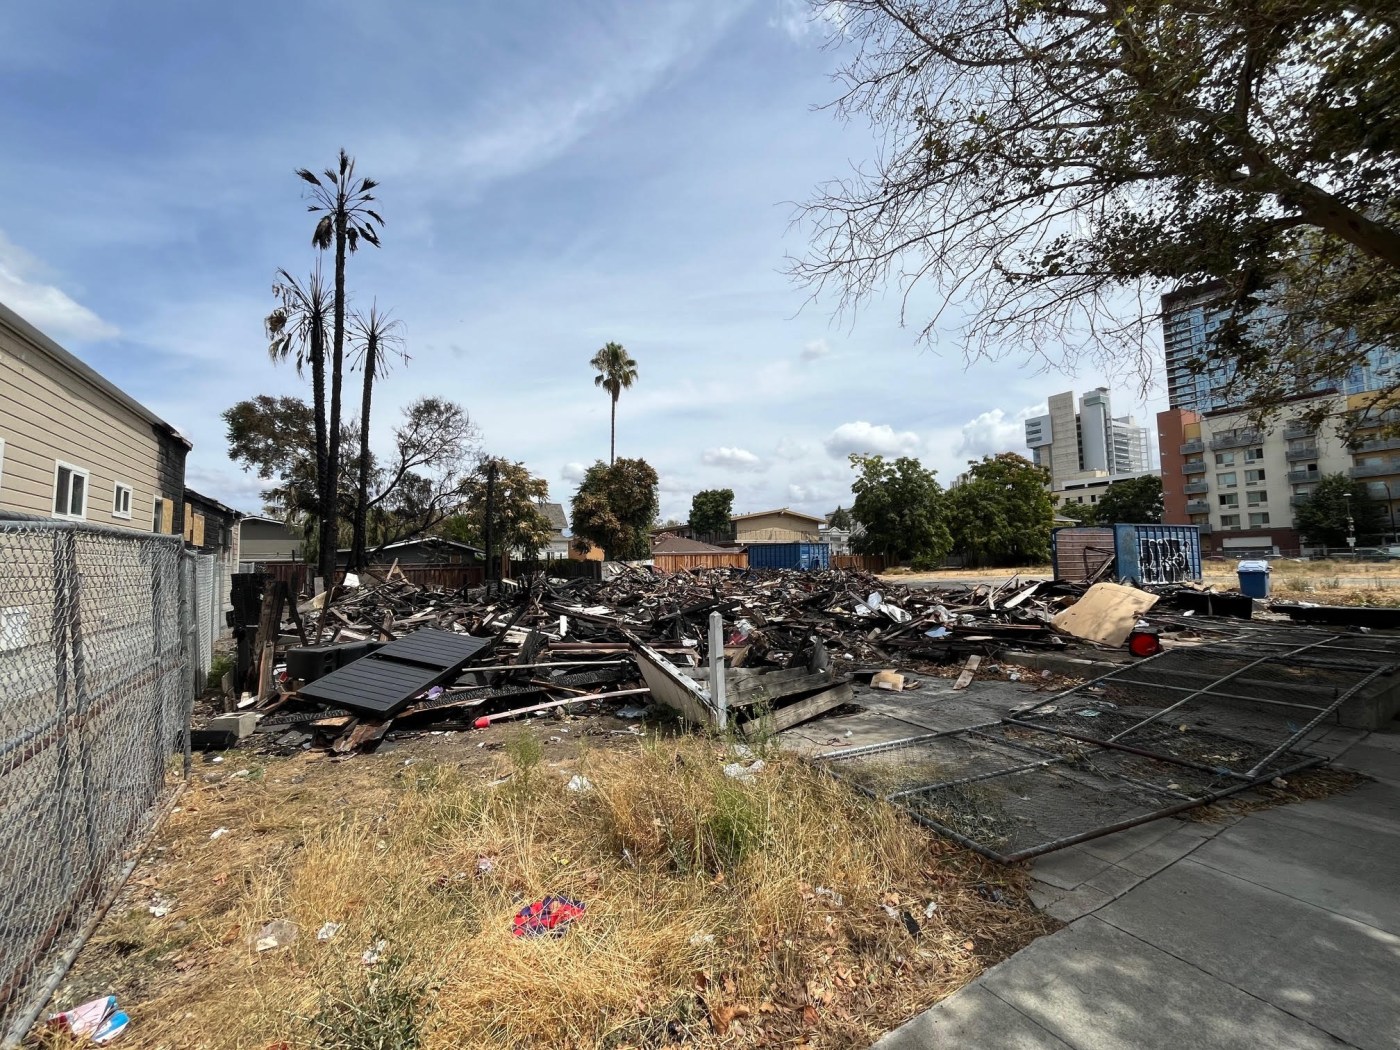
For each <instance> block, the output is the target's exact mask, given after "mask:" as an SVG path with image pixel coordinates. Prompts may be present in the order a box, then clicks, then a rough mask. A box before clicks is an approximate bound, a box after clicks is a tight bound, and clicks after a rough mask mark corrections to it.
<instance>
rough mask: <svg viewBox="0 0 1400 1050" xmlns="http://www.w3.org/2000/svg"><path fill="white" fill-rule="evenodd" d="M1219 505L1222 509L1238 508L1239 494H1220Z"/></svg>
mask: <svg viewBox="0 0 1400 1050" xmlns="http://www.w3.org/2000/svg"><path fill="white" fill-rule="evenodd" d="M1220 505H1221V506H1222V507H1238V506H1239V505H1240V494H1239V493H1238V492H1222V493H1221V494H1220Z"/></svg>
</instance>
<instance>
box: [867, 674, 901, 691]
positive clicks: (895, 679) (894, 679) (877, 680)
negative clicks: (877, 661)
mask: <svg viewBox="0 0 1400 1050" xmlns="http://www.w3.org/2000/svg"><path fill="white" fill-rule="evenodd" d="M870 684H871V685H872V686H874V687H875V688H876V689H886V690H888V691H889V692H891V693H898V692H901V691H902V690H903V689H904V676H903V675H902V674H899V673H897V672H895V671H876V672H875V674H874V675H873V676H872V677H871V679H870Z"/></svg>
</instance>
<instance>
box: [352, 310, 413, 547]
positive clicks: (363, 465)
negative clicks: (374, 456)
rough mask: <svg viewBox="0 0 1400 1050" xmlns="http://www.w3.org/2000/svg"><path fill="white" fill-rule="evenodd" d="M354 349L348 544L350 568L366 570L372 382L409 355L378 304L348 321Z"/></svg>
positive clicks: (395, 324) (397, 329)
mask: <svg viewBox="0 0 1400 1050" xmlns="http://www.w3.org/2000/svg"><path fill="white" fill-rule="evenodd" d="M350 327H351V328H352V329H353V333H354V338H355V344H356V348H357V349H358V351H359V355H360V362H359V365H360V367H361V368H363V369H364V373H365V383H364V394H363V395H362V396H361V399H360V462H359V482H358V484H357V485H356V486H355V522H354V538H353V539H352V540H351V541H350V567H351V568H353V569H363V568H364V567H365V547H366V542H365V520H366V514H367V511H368V506H369V410H370V402H371V400H372V399H373V396H374V381H375V380H376V379H379V378H382V377H383V376H386V375H388V374H389V361H388V357H387V355H388V354H389V353H391V352H392V353H396V354H397V355H398V356H399V357H401V358H403V360H405V361H407V360H408V355H407V354H406V353H404V351H403V337H402V335H401V330H402V328H403V325H402V324H401V323H400V322H399V321H394V320H390V319H389V315H388V314H387V313H380V311H379V307H378V305H377V304H373V303H372V304H370V308H369V313H367V314H359V313H357V314H355V316H354V317H352V318H351V320H350Z"/></svg>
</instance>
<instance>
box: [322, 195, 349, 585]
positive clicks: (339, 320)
mask: <svg viewBox="0 0 1400 1050" xmlns="http://www.w3.org/2000/svg"><path fill="white" fill-rule="evenodd" d="M345 222H346V219H345V210H344V208H343V206H342V208H341V209H340V211H339V212H338V213H337V214H336V217H335V317H334V320H333V322H332V323H333V325H334V328H333V330H332V334H331V338H332V347H331V407H330V417H331V418H330V435H329V439H330V440H329V445H328V448H329V454H328V456H327V459H328V460H329V463H328V468H329V471H330V479H329V496H330V498H329V499H328V500H327V501H326V506H325V507H324V508H323V513H324V514H325V516H326V524H325V532H326V535H327V536H328V537H329V538H330V549H329V550H326V551H322V552H321V568H322V572H323V573H324V575H325V577H326V587H327V588H329V587H330V585H331V580H332V579H334V575H335V563H336V552H337V549H338V548H339V546H340V542H339V536H340V388H341V371H342V366H343V365H344V361H345Z"/></svg>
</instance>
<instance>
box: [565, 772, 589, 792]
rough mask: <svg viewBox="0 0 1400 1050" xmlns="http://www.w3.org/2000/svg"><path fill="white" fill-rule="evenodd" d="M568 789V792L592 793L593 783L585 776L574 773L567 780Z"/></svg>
mask: <svg viewBox="0 0 1400 1050" xmlns="http://www.w3.org/2000/svg"><path fill="white" fill-rule="evenodd" d="M568 788H569V790H570V791H592V790H593V781H591V780H589V779H588V778H587V777H585V776H581V775H579V774H578V773H575V774H574V775H573V776H572V777H570V778H569V783H568Z"/></svg>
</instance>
